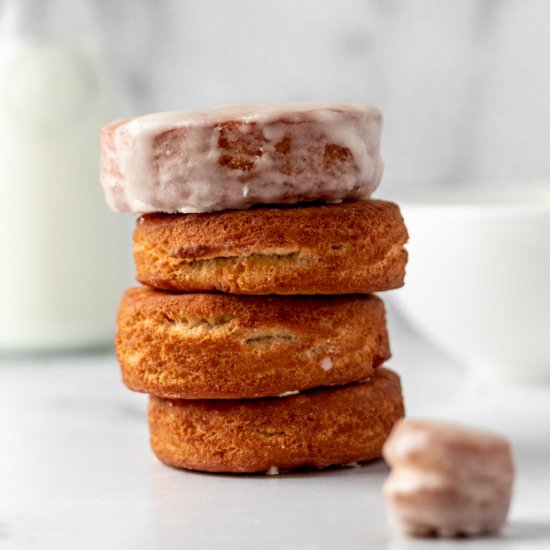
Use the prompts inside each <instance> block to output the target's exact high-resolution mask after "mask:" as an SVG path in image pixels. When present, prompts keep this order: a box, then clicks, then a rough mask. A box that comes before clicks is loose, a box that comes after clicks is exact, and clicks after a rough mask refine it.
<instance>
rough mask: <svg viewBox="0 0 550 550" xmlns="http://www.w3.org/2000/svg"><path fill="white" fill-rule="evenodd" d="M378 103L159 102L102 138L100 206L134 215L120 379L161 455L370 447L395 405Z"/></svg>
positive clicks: (273, 469)
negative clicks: (132, 280) (141, 407)
mask: <svg viewBox="0 0 550 550" xmlns="http://www.w3.org/2000/svg"><path fill="white" fill-rule="evenodd" d="M380 130H381V115H380V113H379V111H378V110H377V109H374V108H372V107H367V106H365V105H333V104H322V105H321V104H284V105H265V106H262V105H251V106H238V107H229V108H222V109H212V110H208V111H180V112H172V113H157V114H153V115H148V116H144V117H139V118H134V119H129V120H121V121H116V122H114V123H112V124H110V125H108V126H106V127H104V128H103V130H102V134H101V180H102V184H103V187H104V191H105V195H106V199H107V202H108V204H109V205H110V206H111V208H113V209H114V210H117V211H127V212H131V213H134V214H139V215H140V217H139V218H138V219H137V223H136V228H135V232H134V258H135V265H136V271H137V279H138V281H139V282H140V283H141V284H142V286H139V287H135V288H131V289H129V290H127V291H126V293H125V294H124V296H123V298H122V302H121V304H120V309H119V315H118V333H117V337H116V351H117V357H118V360H119V363H120V366H121V370H122V377H123V380H124V382H125V384H126V385H127V386H128V387H129V388H130V389H132V390H135V391H140V392H146V393H149V394H150V395H151V397H150V404H149V425H150V431H151V444H152V448H153V451H154V452H155V454H156V455H157V457H158V458H159V459H160V460H161V461H162V462H165V463H166V464H169V465H172V466H176V467H181V468H189V469H194V470H202V471H212V472H236V473H252V472H267V473H277V472H279V471H288V470H293V469H297V468H324V467H328V466H331V465H345V464H350V463H356V462H361V461H366V460H370V459H373V458H377V457H379V456H381V451H382V446H383V444H384V442H385V440H386V438H387V436H388V435H389V433H390V431H391V429H392V427H393V425H394V424H395V423H396V421H397V420H398V419H399V418H401V417H402V416H403V399H402V393H401V386H400V381H399V378H398V376H397V375H396V374H395V373H393V372H392V371H390V370H388V369H386V368H383V367H382V366H381V365H382V364H383V363H384V362H385V361H386V360H387V359H388V358H389V356H390V350H389V344H388V335H387V330H386V320H385V312H384V304H383V302H382V300H381V299H380V298H379V297H377V296H376V295H374V294H373V293H375V292H379V291H385V290H390V289H393V288H397V287H400V286H401V285H402V284H403V278H404V271H405V264H406V261H407V253H406V250H405V249H404V245H405V243H406V241H407V231H406V228H405V226H404V224H403V220H402V218H401V215H400V213H399V209H398V207H397V206H396V205H395V204H393V203H390V202H385V201H381V200H373V199H370V196H371V193H372V192H373V191H374V190H375V189H376V187H377V186H378V184H379V181H380V178H381V175H382V170H383V163H382V160H381V158H380V154H379V142H380Z"/></svg>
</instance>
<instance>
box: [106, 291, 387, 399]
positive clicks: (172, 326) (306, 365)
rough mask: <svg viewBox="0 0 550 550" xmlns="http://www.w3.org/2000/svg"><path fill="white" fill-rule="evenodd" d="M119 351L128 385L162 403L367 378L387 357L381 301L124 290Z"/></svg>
mask: <svg viewBox="0 0 550 550" xmlns="http://www.w3.org/2000/svg"><path fill="white" fill-rule="evenodd" d="M116 350H117V355H118V360H119V363H120V365H121V368H122V375H123V379H124V382H125V383H126V385H127V386H128V387H129V388H131V389H133V390H137V391H142V392H146V393H153V394H155V395H159V396H162V397H174V398H185V399H196V398H208V399H211V398H216V399H236V398H238V399H241V398H252V397H264V396H274V395H279V394H281V393H285V392H288V391H295V390H304V389H308V388H313V387H317V386H332V385H337V384H346V383H348V382H354V381H357V380H362V379H364V378H366V377H368V376H370V375H371V374H372V370H373V368H374V367H376V366H378V365H379V364H381V363H382V362H383V361H385V360H386V359H387V358H388V357H389V345H388V336H387V332H386V323H385V315H384V304H383V302H382V300H380V299H379V298H377V297H376V296H371V295H367V296H363V295H355V296H341V297H338V296H334V297H333V296H310V297H303V296H233V295H229V294H172V293H168V292H162V291H158V290H153V289H150V288H147V287H138V288H131V289H129V290H127V291H126V293H125V294H124V297H123V298H122V302H121V304H120V309H119V314H118V334H117V337H116Z"/></svg>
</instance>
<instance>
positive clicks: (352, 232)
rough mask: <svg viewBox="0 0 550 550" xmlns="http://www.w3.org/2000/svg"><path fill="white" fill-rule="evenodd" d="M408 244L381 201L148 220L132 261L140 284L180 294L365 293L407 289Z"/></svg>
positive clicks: (392, 211) (142, 222)
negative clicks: (406, 245)
mask: <svg viewBox="0 0 550 550" xmlns="http://www.w3.org/2000/svg"><path fill="white" fill-rule="evenodd" d="M407 239H408V235H407V230H406V228H405V225H404V223H403V219H402V217H401V214H400V212H399V207H398V206H397V205H396V204H394V203H391V202H387V201H381V200H366V201H356V202H349V203H342V204H335V205H307V206H295V207H265V208H255V209H250V210H234V211H227V212H216V213H209V214H187V215H181V214H180V215H178V214H173V215H170V214H149V215H145V216H142V217H141V218H140V219H139V220H138V222H137V224H136V228H135V231H134V259H135V264H136V270H137V278H138V280H139V281H140V282H141V283H143V284H146V285H149V286H151V287H155V288H160V289H165V290H174V291H178V292H212V291H220V292H228V293H231V294H354V293H365V294H366V293H371V292H378V291H383V290H389V289H392V288H398V287H400V286H402V285H403V280H404V275H405V265H406V263H407V251H406V250H405V248H404V245H405V243H406V242H407Z"/></svg>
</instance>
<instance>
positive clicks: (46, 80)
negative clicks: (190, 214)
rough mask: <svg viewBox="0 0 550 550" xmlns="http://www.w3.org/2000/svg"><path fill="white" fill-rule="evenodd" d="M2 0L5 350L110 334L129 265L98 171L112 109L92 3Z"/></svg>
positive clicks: (1, 342)
mask: <svg viewBox="0 0 550 550" xmlns="http://www.w3.org/2000/svg"><path fill="white" fill-rule="evenodd" d="M3 6H4V10H3V12H1V13H0V205H1V212H0V236H1V237H0V238H1V243H2V244H1V248H0V250H1V260H0V261H1V264H0V354H2V353H5V352H14V351H16V352H38V351H47V350H57V351H62V350H71V349H72V350H74V349H85V348H94V347H97V346H105V345H108V344H109V342H110V341H112V338H113V332H114V328H113V327H114V318H115V310H116V307H117V302H118V299H119V296H120V293H121V290H122V288H123V287H124V286H125V283H126V282H127V280H126V279H127V272H128V271H129V270H128V268H127V263H126V262H127V259H126V258H125V257H124V252H123V251H124V249H125V245H124V234H123V233H124V226H121V223H123V220H121V221H119V220H118V219H117V216H116V215H115V214H113V213H111V212H109V210H108V209H107V207H106V206H105V202H104V200H103V196H102V192H101V188H100V185H99V183H98V181H99V175H98V134H99V128H100V126H101V125H102V124H104V123H105V122H107V121H108V120H109V119H110V118H112V113H110V112H109V111H110V98H109V89H108V85H107V81H106V76H105V72H104V71H103V68H102V65H101V62H100V56H99V53H98V49H97V48H96V45H97V35H94V32H93V23H94V21H93V18H92V17H91V12H90V11H89V8H90V6H89V5H88V3H87V2H83V1H80V0H70V1H63V0H13V1H11V2H4V4H3ZM126 238H127V236H126Z"/></svg>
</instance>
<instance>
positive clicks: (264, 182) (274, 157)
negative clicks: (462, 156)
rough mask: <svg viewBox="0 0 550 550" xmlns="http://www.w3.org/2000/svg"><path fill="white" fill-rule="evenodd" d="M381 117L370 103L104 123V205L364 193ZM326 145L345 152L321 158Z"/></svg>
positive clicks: (161, 205)
mask: <svg viewBox="0 0 550 550" xmlns="http://www.w3.org/2000/svg"><path fill="white" fill-rule="evenodd" d="M381 122H382V121H381V115H380V113H379V111H378V110H377V109H375V108H373V107H368V106H365V105H358V104H350V105H341V104H316V103H313V104H307V103H301V104H295V103H288V104H263V105H244V106H231V107H223V108H218V109H211V110H206V111H177V112H166V113H156V114H151V115H146V116H143V117H139V118H135V119H131V120H128V121H118V122H116V123H113V124H111V125H109V126H107V127H105V128H104V130H103V132H102V151H101V157H102V158H101V181H102V184H103V187H104V190H105V195H106V199H107V202H108V203H109V206H110V207H111V208H112V209H114V210H120V211H129V212H132V213H145V212H182V213H189V212H208V211H216V210H225V209H231V208H248V207H249V206H251V205H253V204H278V203H284V204H290V203H295V202H300V201H312V200H321V201H327V202H338V201H341V200H344V199H362V198H368V197H369V196H370V195H371V193H372V192H373V191H374V189H376V187H377V186H378V183H379V181H380V178H381V176H382V171H383V163H382V160H381V158H380V153H379V142H380V132H381ZM239 140H241V141H243V140H244V141H243V143H244V146H243V144H242V143H240V144H239V143H237V144H236V142H237V141H239ZM228 142H231V143H230V146H229V148H228V147H227V144H228ZM235 144H236V145H235ZM332 146H337V147H339V148H342V149H345V150H347V155H348V156H349V158H348V159H347V160H346V161H339V162H336V163H335V164H327V160H326V159H327V157H326V153H327V149H326V147H332ZM243 150H244V152H243ZM243 161H244V164H243ZM330 162H333V161H330Z"/></svg>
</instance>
